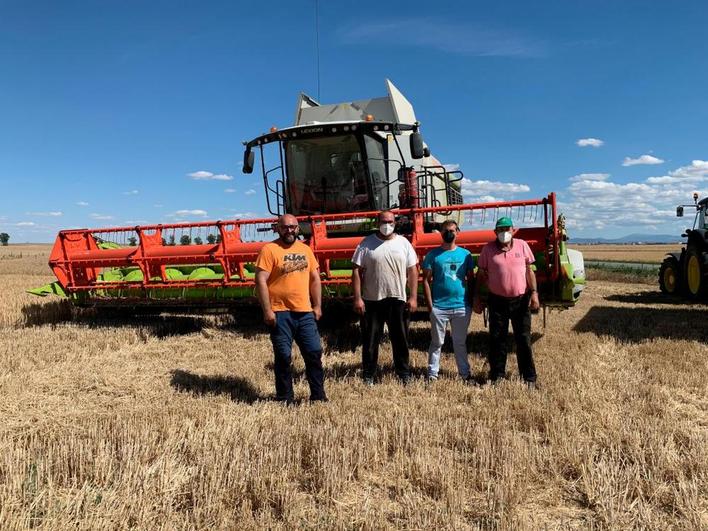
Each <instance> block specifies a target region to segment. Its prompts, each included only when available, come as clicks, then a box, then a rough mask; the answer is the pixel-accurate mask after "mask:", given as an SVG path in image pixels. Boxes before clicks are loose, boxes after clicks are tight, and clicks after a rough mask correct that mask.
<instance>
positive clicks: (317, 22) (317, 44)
mask: <svg viewBox="0 0 708 531" xmlns="http://www.w3.org/2000/svg"><path fill="white" fill-rule="evenodd" d="M315 47H316V50H317V101H318V102H319V101H320V2H319V0H315Z"/></svg>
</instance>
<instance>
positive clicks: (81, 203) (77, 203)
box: [76, 201, 89, 207]
mask: <svg viewBox="0 0 708 531" xmlns="http://www.w3.org/2000/svg"><path fill="white" fill-rule="evenodd" d="M76 206H80V207H87V206H89V204H88V203H87V202H86V201H77V202H76Z"/></svg>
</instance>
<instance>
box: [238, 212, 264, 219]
mask: <svg viewBox="0 0 708 531" xmlns="http://www.w3.org/2000/svg"><path fill="white" fill-rule="evenodd" d="M232 216H233V218H234V219H253V218H261V217H264V216H262V215H259V214H257V213H255V212H235V213H234V214H232Z"/></svg>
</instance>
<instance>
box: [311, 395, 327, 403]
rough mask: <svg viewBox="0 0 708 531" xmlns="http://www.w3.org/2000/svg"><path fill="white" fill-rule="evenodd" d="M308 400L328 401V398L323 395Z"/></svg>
mask: <svg viewBox="0 0 708 531" xmlns="http://www.w3.org/2000/svg"><path fill="white" fill-rule="evenodd" d="M310 402H329V398H327V397H326V396H323V397H321V398H310Z"/></svg>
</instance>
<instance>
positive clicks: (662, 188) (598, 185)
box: [559, 160, 708, 237]
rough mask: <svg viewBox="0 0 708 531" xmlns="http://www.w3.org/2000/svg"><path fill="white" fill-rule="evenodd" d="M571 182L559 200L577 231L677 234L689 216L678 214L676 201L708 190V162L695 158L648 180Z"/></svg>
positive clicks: (679, 201)
mask: <svg viewBox="0 0 708 531" xmlns="http://www.w3.org/2000/svg"><path fill="white" fill-rule="evenodd" d="M581 175H583V174H581ZM585 175H587V174H585ZM601 175H604V174H601ZM576 177H579V176H576ZM571 181H572V182H571V184H570V185H569V186H568V188H567V189H566V190H565V192H563V193H561V194H560V197H561V199H562V201H559V205H560V209H561V212H563V213H564V214H565V215H566V217H567V219H568V221H569V225H568V226H569V227H570V228H572V229H573V231H580V232H581V233H582V232H584V231H585V232H587V233H588V234H589V235H593V236H602V235H603V233H602V231H612V234H614V235H616V236H622V235H625V234H629V233H632V232H660V233H666V234H676V235H677V236H678V235H679V234H680V230H681V229H682V228H685V227H684V225H685V219H684V220H681V219H677V218H676V205H678V204H681V203H688V202H691V197H692V194H693V192H694V191H697V192H698V193H699V195H700V196H701V197H705V196H706V195H708V162H706V161H703V160H694V161H692V162H691V164H690V165H686V166H682V167H679V168H677V169H675V170H672V171H670V172H668V174H667V175H662V176H654V177H649V178H647V179H646V180H645V181H644V182H628V183H616V182H613V181H611V180H609V176H608V177H607V178H604V179H599V180H597V179H576V180H573V178H571ZM572 236H573V234H572V233H571V237H572Z"/></svg>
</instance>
